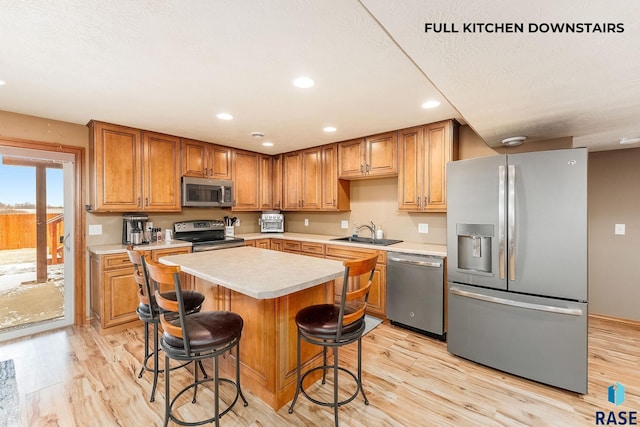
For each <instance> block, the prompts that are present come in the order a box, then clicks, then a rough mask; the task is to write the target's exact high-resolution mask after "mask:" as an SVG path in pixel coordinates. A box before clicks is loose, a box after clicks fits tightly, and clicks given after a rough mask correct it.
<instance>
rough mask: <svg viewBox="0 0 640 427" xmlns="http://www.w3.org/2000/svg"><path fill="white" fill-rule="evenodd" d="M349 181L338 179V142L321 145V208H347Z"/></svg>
mask: <svg viewBox="0 0 640 427" xmlns="http://www.w3.org/2000/svg"><path fill="white" fill-rule="evenodd" d="M350 187H351V185H350V182H349V181H346V180H342V179H338V144H329V145H324V146H323V147H322V210H348V209H349V207H350V206H349V203H350V199H349V197H350Z"/></svg>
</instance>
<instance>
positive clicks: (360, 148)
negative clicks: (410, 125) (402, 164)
mask: <svg viewBox="0 0 640 427" xmlns="http://www.w3.org/2000/svg"><path fill="white" fill-rule="evenodd" d="M396 175H398V140H397V132H395V131H393V132H386V133H382V134H378V135H373V136H369V137H366V138H359V139H354V140H351V141H344V142H340V143H338V178H340V179H362V178H377V177H385V176H396Z"/></svg>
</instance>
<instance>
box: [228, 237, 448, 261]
mask: <svg viewBox="0 0 640 427" xmlns="http://www.w3.org/2000/svg"><path fill="white" fill-rule="evenodd" d="M236 236H237V237H242V238H244V239H245V240H257V239H287V240H300V241H305V242H315V243H324V244H331V245H342V246H351V247H359V248H367V249H377V250H379V251H388V252H403V253H408V254H417V255H432V256H439V257H446V256H447V246H446V245H434V244H429V243H418V242H402V243H396V244H394V245H389V246H377V245H367V244H365V243H351V242H341V241H334V240H331V239H335V238H336V237H344V236H327V235H324V234H304V233H250V234H238V235H236Z"/></svg>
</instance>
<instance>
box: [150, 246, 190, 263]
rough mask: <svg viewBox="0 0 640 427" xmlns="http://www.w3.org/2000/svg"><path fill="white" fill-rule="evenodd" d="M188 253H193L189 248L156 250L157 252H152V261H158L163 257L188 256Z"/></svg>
mask: <svg viewBox="0 0 640 427" xmlns="http://www.w3.org/2000/svg"><path fill="white" fill-rule="evenodd" d="M188 253H191V248H189V247H184V248H170V249H155V250H153V251H151V259H153V260H154V261H158V260H159V259H160V258H162V257H163V256H169V255H182V254H188Z"/></svg>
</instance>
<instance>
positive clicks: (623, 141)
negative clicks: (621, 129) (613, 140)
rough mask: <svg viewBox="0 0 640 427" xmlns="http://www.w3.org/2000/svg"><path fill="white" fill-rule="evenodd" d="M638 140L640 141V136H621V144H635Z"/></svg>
mask: <svg viewBox="0 0 640 427" xmlns="http://www.w3.org/2000/svg"><path fill="white" fill-rule="evenodd" d="M636 142H640V138H638V137H635V138H620V144H622V145H627V144H635V143H636Z"/></svg>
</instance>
